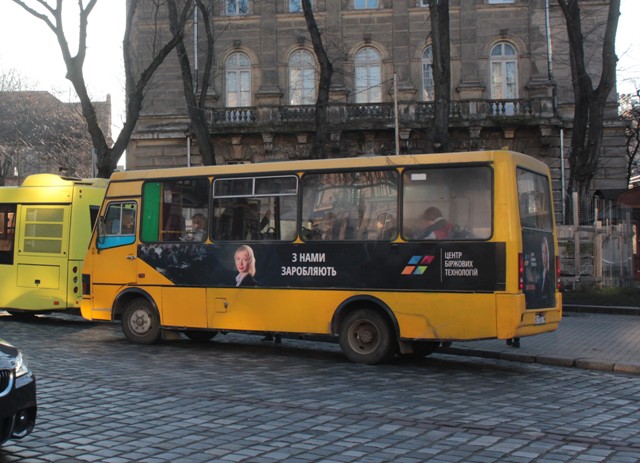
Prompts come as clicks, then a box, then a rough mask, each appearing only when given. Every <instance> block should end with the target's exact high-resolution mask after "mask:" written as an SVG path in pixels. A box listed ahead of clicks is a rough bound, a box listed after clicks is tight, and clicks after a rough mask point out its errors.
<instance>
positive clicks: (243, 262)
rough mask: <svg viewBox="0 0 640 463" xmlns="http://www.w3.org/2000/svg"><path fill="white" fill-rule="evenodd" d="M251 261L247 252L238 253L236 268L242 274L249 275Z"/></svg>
mask: <svg viewBox="0 0 640 463" xmlns="http://www.w3.org/2000/svg"><path fill="white" fill-rule="evenodd" d="M250 262H251V259H250V258H249V253H248V252H247V251H238V252H237V253H236V268H237V269H238V272H240V273H247V270H249V263H250Z"/></svg>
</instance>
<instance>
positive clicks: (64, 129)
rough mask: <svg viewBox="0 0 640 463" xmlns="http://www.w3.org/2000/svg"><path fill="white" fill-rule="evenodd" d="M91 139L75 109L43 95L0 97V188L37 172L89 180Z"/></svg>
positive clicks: (26, 93)
mask: <svg viewBox="0 0 640 463" xmlns="http://www.w3.org/2000/svg"><path fill="white" fill-rule="evenodd" d="M91 148H92V144H91V139H90V137H89V134H88V133H87V131H86V124H85V122H84V119H83V117H82V115H81V114H80V113H79V111H78V109H77V106H76V105H75V104H73V103H63V102H61V101H60V100H58V99H57V98H56V97H54V96H53V95H51V94H50V93H49V92H44V91H24V90H23V91H3V92H1V93H0V158H1V161H0V185H4V184H5V182H6V178H7V177H9V176H12V175H13V172H14V170H16V171H17V172H18V174H19V178H24V177H25V176H27V175H30V174H33V173H38V172H49V173H58V172H64V174H65V175H75V176H79V177H90V176H91Z"/></svg>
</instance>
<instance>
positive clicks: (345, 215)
mask: <svg viewBox="0 0 640 463" xmlns="http://www.w3.org/2000/svg"><path fill="white" fill-rule="evenodd" d="M397 178H398V175H397V173H396V172H395V171H363V172H332V173H322V174H307V175H305V176H304V178H303V195H302V220H303V223H302V230H301V233H300V235H301V237H302V239H304V240H305V241H310V240H393V239H395V238H396V236H397V217H398V211H397V209H398V200H397V198H398V190H397V183H398V182H397Z"/></svg>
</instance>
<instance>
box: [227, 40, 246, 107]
mask: <svg viewBox="0 0 640 463" xmlns="http://www.w3.org/2000/svg"><path fill="white" fill-rule="evenodd" d="M225 69H226V73H225V82H226V88H227V102H226V105H227V106H228V107H232V108H233V107H238V106H251V61H250V60H249V57H248V56H247V55H245V54H244V53H234V54H233V55H231V56H229V58H228V59H227V63H226V66H225Z"/></svg>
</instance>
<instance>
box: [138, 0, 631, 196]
mask: <svg viewBox="0 0 640 463" xmlns="http://www.w3.org/2000/svg"><path fill="white" fill-rule="evenodd" d="M427 3H428V2H427V1H426V0H395V1H392V0H313V1H312V4H313V8H314V14H315V18H316V21H317V23H318V26H319V28H320V29H321V31H322V34H323V42H324V44H325V47H326V49H327V52H328V54H329V58H330V60H331V61H332V64H333V66H334V70H335V72H334V76H333V80H332V86H331V102H330V105H329V119H330V144H329V146H327V149H326V156H327V157H338V156H359V155H371V154H373V155H389V154H394V153H396V152H400V153H420V152H423V153H424V152H427V153H428V152H432V151H433V149H432V147H431V144H430V143H429V133H430V132H429V128H430V127H431V126H432V121H433V102H432V97H433V87H432V80H431V50H430V42H431V39H430V30H431V26H430V19H429V9H428V6H427ZM450 4H451V6H450V31H451V88H452V95H451V96H452V107H451V120H450V137H451V148H452V150H455V151H465V150H476V149H499V148H503V147H507V148H509V149H513V150H515V151H520V152H524V153H527V154H530V155H533V156H535V157H537V158H540V159H543V160H544V161H545V162H547V164H548V165H549V166H550V168H551V170H552V174H553V177H554V189H555V190H556V193H557V195H556V196H557V198H556V200H558V199H559V198H561V197H562V195H561V194H560V192H561V190H562V188H561V185H562V182H563V181H564V182H565V184H566V182H567V178H568V174H567V173H566V169H562V168H561V166H562V165H564V166H565V167H567V169H568V161H567V159H566V158H565V155H566V153H567V151H568V148H569V146H570V139H571V126H572V118H573V104H572V103H573V90H572V84H571V69H570V67H569V64H568V63H569V51H568V46H567V41H566V28H565V23H564V19H563V18H562V14H561V12H560V9H559V7H558V5H557V3H556V2H555V1H553V0H451V1H450ZM607 4H608V2H607V1H606V0H583V1H581V8H582V11H583V17H584V29H585V32H586V34H585V35H586V36H587V37H588V40H590V41H591V42H590V43H589V44H588V46H587V47H586V50H588V51H589V52H592V53H593V56H591V57H589V62H590V65H591V66H592V69H591V70H592V71H593V72H592V73H593V78H594V81H597V79H598V78H599V76H598V65H599V55H600V50H601V37H602V34H603V31H604V21H605V19H606V10H607V8H606V6H607ZM211 5H212V7H213V15H212V25H213V31H214V35H215V37H216V39H215V45H214V48H215V66H214V70H213V72H212V82H211V85H210V88H209V89H208V94H209V97H208V103H207V111H206V112H207V116H208V122H209V125H210V133H211V137H212V139H213V142H214V146H215V155H216V163H217V164H224V163H238V162H261V161H266V160H279V159H305V158H307V157H308V155H309V150H310V147H311V141H312V139H313V137H314V134H315V125H314V107H313V102H315V95H316V93H315V86H316V85H317V79H318V75H317V68H318V67H317V65H316V60H315V55H314V53H313V47H312V44H311V40H310V36H309V32H308V30H307V27H306V23H305V20H304V16H303V14H302V8H301V2H300V1H299V0H270V1H264V0H263V1H256V0H213V1H212V2H211ZM135 24H136V34H135V39H134V42H133V43H134V46H135V48H136V51H137V52H138V55H143V54H144V51H145V50H147V48H146V47H147V45H148V44H149V43H151V41H152V40H151V38H152V35H153V30H154V28H153V25H154V24H155V18H154V17H153V15H152V14H151V13H149V12H148V11H145V10H141V11H140V12H139V13H138V15H137V20H136V23H135ZM196 26H199V27H194V22H191V23H190V24H189V26H188V32H187V34H185V36H186V37H189V42H190V43H189V45H190V53H191V62H192V65H193V67H194V75H198V72H201V70H200V69H195V68H196V65H195V63H196V59H195V58H196V56H197V57H198V60H197V62H198V63H204V54H203V53H204V51H203V48H204V39H203V36H204V33H203V32H202V31H203V30H204V28H203V27H202V25H197V24H196ZM198 31H199V32H198ZM191 37H193V41H191ZM194 50H197V51H194ZM201 67H204V66H203V65H202V64H201ZM396 107H397V111H396ZM396 129H397V131H396ZM397 141H398V143H397ZM624 152H625V150H624V136H623V127H622V124H621V123H620V122H619V120H618V117H617V94H616V93H615V91H614V92H613V93H612V95H611V96H610V99H609V106H608V108H607V122H606V127H605V140H604V147H603V156H602V161H601V163H600V165H601V168H600V170H599V172H598V174H597V176H596V178H595V180H594V182H593V188H594V190H598V189H610V188H624V187H625V186H626V185H625V180H624V179H625V168H626V159H625V154H624ZM199 163H201V159H200V157H199V156H198V153H197V148H196V145H195V144H194V143H193V139H192V136H191V131H190V128H189V119H188V117H187V112H186V107H185V103H184V96H183V86H182V81H181V75H180V69H179V65H178V60H177V59H176V58H175V54H172V55H170V56H169V57H168V58H167V60H165V63H164V64H163V66H162V67H161V68H160V70H159V73H158V74H157V75H156V77H155V78H154V81H153V85H152V86H151V87H150V88H149V91H148V92H147V97H146V100H145V105H144V109H143V113H142V117H141V118H140V120H139V122H138V125H137V128H136V131H135V133H134V136H133V138H132V140H131V144H130V146H129V149H128V151H127V168H128V169H146V168H162V167H172V166H186V165H198V164H199Z"/></svg>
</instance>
